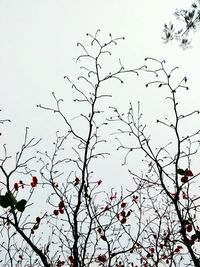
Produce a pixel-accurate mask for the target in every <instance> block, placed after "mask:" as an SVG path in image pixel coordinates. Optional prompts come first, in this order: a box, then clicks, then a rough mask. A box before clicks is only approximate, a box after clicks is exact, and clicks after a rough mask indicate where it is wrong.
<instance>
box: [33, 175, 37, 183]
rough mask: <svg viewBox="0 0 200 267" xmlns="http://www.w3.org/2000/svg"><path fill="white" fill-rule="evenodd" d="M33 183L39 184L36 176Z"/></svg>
mask: <svg viewBox="0 0 200 267" xmlns="http://www.w3.org/2000/svg"><path fill="white" fill-rule="evenodd" d="M32 181H33V183H34V184H37V183H38V179H37V177H36V176H33V177H32Z"/></svg>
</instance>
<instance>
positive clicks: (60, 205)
mask: <svg viewBox="0 0 200 267" xmlns="http://www.w3.org/2000/svg"><path fill="white" fill-rule="evenodd" d="M58 207H59V210H61V209H63V208H64V202H63V201H60V203H59V205H58Z"/></svg>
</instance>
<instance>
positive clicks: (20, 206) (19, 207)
mask: <svg viewBox="0 0 200 267" xmlns="http://www.w3.org/2000/svg"><path fill="white" fill-rule="evenodd" d="M26 203H27V201H26V200H25V199H21V200H20V201H18V202H17V204H16V206H15V208H16V209H17V210H18V211H20V212H23V211H24V210H25V206H26Z"/></svg>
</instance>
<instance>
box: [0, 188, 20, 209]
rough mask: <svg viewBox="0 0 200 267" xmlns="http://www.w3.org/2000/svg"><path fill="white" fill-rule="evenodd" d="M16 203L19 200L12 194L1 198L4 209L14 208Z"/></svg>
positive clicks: (9, 193) (0, 202)
mask: <svg viewBox="0 0 200 267" xmlns="http://www.w3.org/2000/svg"><path fill="white" fill-rule="evenodd" d="M16 203H17V200H16V198H15V197H14V196H13V194H12V193H11V192H7V193H6V194H5V195H4V196H0V206H1V207H3V208H8V207H9V206H14V205H15V204H16Z"/></svg>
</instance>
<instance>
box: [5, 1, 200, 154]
mask: <svg viewBox="0 0 200 267" xmlns="http://www.w3.org/2000/svg"><path fill="white" fill-rule="evenodd" d="M188 2H189V1H186V0H185V1H182V0H168V1H163V0H151V1H150V0H143V1H138V0H82V1H81V0H79V1H78V0H76V1H75V0H73V1H72V0H71V1H70V0H18V1H15V0H0V34H1V42H0V92H1V104H0V107H1V108H2V109H3V112H2V114H1V116H2V117H3V118H10V119H11V120H12V123H11V124H10V125H9V126H5V128H4V129H6V133H4V132H3V136H2V138H4V139H3V140H2V143H4V142H5V140H6V142H7V143H9V144H10V149H11V150H12V149H13V147H15V146H16V145H17V146H19V145H20V144H21V140H22V139H23V134H24V128H25V126H30V128H31V131H30V133H31V134H32V135H33V136H37V137H40V136H41V137H44V139H45V138H46V140H48V138H52V140H53V137H54V134H55V131H56V130H57V129H58V128H59V121H58V124H57V123H55V122H56V120H55V119H53V116H52V114H48V113H45V112H44V111H41V110H38V109H37V108H36V105H37V104H40V103H41V104H44V105H45V104H46V105H51V103H53V101H52V97H51V92H52V91H55V92H57V95H58V96H60V97H64V98H66V99H70V97H71V95H70V94H69V93H68V92H67V90H68V89H67V88H68V87H67V85H66V81H65V80H64V79H63V76H65V75H69V76H72V77H75V75H76V71H77V69H78V68H76V67H75V62H74V60H73V57H75V56H77V55H78V54H79V51H80V50H79V49H78V48H77V47H76V43H77V42H78V41H80V42H84V43H85V44H87V38H86V36H85V34H86V33H87V32H89V33H91V34H94V33H95V32H96V30H97V29H101V33H102V36H103V37H104V38H105V36H106V35H107V34H108V33H112V34H113V36H116V37H120V36H125V37H126V40H125V41H124V42H123V43H121V45H120V46H119V47H118V50H117V51H118V52H117V54H115V55H116V58H117V59H118V58H119V57H120V58H121V59H122V62H125V64H127V65H128V66H132V67H139V66H141V65H142V64H143V59H144V58H145V57H147V56H151V57H155V58H157V59H166V60H167V62H168V64H169V65H168V66H169V68H171V67H174V66H179V67H180V68H181V70H180V75H181V76H184V75H187V76H188V80H189V85H190V84H191V91H190V93H189V94H188V93H187V94H188V98H186V100H184V101H185V102H184V103H185V108H186V109H187V108H188V106H191V104H192V106H193V105H194V107H198V104H199V96H200V93H199V86H198V85H199V79H200V77H199V62H200V54H199V44H200V38H199V37H198V34H197V35H196V36H195V39H194V40H193V47H192V49H189V50H186V51H183V50H182V49H181V48H180V47H179V46H178V45H177V44H176V43H171V44H168V45H165V44H163V42H162V40H161V35H162V29H163V24H164V23H166V22H168V21H170V19H172V18H173V16H172V14H173V12H174V11H175V8H177V7H183V5H184V4H185V3H188ZM189 4H190V3H189ZM114 86H115V84H113V88H111V90H115V88H114ZM141 86H143V87H141ZM145 90H146V91H145ZM148 90H150V89H148ZM114 92H115V95H114V97H113V99H114V100H116V102H117V104H120V106H122V107H124V108H125V109H126V105H127V102H129V101H132V100H133V101H135V103H136V102H137V100H141V101H142V104H143V105H142V110H143V111H144V113H145V112H146V114H148V115H149V114H150V112H149V111H150V110H151V113H152V116H153V115H156V114H158V112H159V111H160V110H161V109H160V106H158V104H159V101H160V100H159V99H157V93H155V92H156V91H155V89H154V91H147V89H145V88H144V82H143V81H142V78H141V79H140V81H139V80H137V78H132V79H131V80H129V81H128V83H127V84H126V85H125V86H124V87H122V89H121V90H116V91H114ZM187 99H189V101H188V100H187ZM114 100H113V102H114ZM66 101H67V100H66ZM123 101H124V102H123ZM113 105H114V103H113ZM70 109H71V106H70V108H69V109H68V110H67V112H68V113H69V114H70ZM76 111H77V115H78V113H79V112H80V111H79V110H77V109H76ZM162 111H163V110H162ZM150 115H151V114H150ZM155 119H156V118H155ZM56 124H57V125H56ZM4 131H5V130H4Z"/></svg>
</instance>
